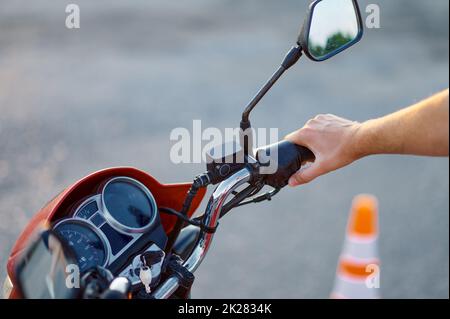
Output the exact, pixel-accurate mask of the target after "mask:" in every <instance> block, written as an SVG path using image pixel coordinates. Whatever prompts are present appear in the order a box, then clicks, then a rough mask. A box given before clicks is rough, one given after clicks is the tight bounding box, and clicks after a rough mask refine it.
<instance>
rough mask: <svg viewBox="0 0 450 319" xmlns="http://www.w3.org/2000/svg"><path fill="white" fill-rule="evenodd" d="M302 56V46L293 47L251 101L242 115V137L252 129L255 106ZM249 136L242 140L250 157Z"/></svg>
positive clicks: (246, 153) (245, 151)
mask: <svg viewBox="0 0 450 319" xmlns="http://www.w3.org/2000/svg"><path fill="white" fill-rule="evenodd" d="M301 56H302V48H301V46H300V45H296V46H295V47H292V48H291V50H290V51H289V52H288V53H287V54H286V57H285V58H284V60H283V62H282V63H281V65H280V67H279V68H278V70H277V71H276V72H275V73H274V74H273V75H272V77H271V78H270V79H269V80H268V81H267V82H266V84H264V86H263V87H262V88H261V89H260V90H259V92H258V93H257V94H256V95H255V97H254V98H253V99H252V100H251V101H250V103H249V104H248V105H247V107H246V108H245V110H244V113H242V120H241V125H240V127H241V131H240V132H241V135H242V134H245V133H244V132H246V130H247V129H249V128H251V124H250V113H251V112H252V110H253V109H254V108H255V106H256V105H257V104H258V103H259V101H261V99H262V98H263V97H264V96H265V95H266V93H267V92H268V91H269V90H270V89H271V88H272V86H273V85H274V84H275V83H276V82H277V81H278V80H279V79H280V78H281V76H282V75H283V73H284V72H285V71H286V70H287V69H289V68H290V67H292V66H293V65H294V64H295V63H297V61H298V60H299V59H300V58H301ZM246 133H247V135H245V136H241V139H242V140H243V141H244V143H243V144H244V154H245V155H248V154H249V151H252V146H251V143H252V141H251V136H250V138H249V136H248V134H249V132H248V131H247V132H246Z"/></svg>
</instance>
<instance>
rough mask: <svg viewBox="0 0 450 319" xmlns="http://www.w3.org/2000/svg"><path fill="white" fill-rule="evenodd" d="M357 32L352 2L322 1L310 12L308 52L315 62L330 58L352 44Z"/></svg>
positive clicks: (339, 0) (356, 17)
mask: <svg viewBox="0 0 450 319" xmlns="http://www.w3.org/2000/svg"><path fill="white" fill-rule="evenodd" d="M359 32H360V27H359V21H358V13H357V10H356V8H355V6H354V4H353V1H352V0H322V1H320V2H319V3H317V4H316V6H315V7H314V10H313V12H312V18H311V26H310V29H309V34H308V51H309V53H310V54H311V55H312V56H313V57H314V58H315V59H317V60H324V59H327V58H330V57H331V56H333V55H335V54H337V53H339V52H340V51H342V49H344V48H346V47H348V46H350V45H351V44H353V43H352V42H354V41H355V40H357V38H358V35H359Z"/></svg>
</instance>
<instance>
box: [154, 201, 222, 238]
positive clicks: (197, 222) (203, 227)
mask: <svg viewBox="0 0 450 319" xmlns="http://www.w3.org/2000/svg"><path fill="white" fill-rule="evenodd" d="M158 209H159V211H160V212H161V213H164V214H168V215H172V216H175V217H177V218H178V219H179V220H182V221H183V222H184V224H188V225H192V226H196V227H198V228H200V229H201V230H202V231H204V232H207V233H214V232H215V231H216V229H215V228H211V227H208V226H206V225H205V224H203V223H202V220H201V219H202V218H201V217H203V216H201V217H200V218H199V217H196V218H189V217H187V216H184V215H182V214H181V213H180V212H177V211H176V210H175V209H173V208H168V207H159V208H158ZM184 226H185V225H183V226H182V228H184Z"/></svg>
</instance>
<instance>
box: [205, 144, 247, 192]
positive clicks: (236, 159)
mask: <svg viewBox="0 0 450 319" xmlns="http://www.w3.org/2000/svg"><path fill="white" fill-rule="evenodd" d="M247 162H248V157H247V156H246V155H245V153H244V150H243V149H242V147H241V146H240V145H239V144H237V143H236V142H230V143H225V144H221V145H219V146H217V147H214V148H212V149H211V150H209V151H208V152H207V153H206V169H207V171H208V176H209V179H210V182H211V184H213V185H215V184H218V183H220V182H222V181H224V180H225V179H227V178H228V177H230V176H231V175H233V174H234V173H236V172H237V171H239V170H241V169H242V168H243V167H245V165H246V163H247Z"/></svg>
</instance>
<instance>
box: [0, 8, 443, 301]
mask: <svg viewBox="0 0 450 319" xmlns="http://www.w3.org/2000/svg"><path fill="white" fill-rule="evenodd" d="M72 2H74V3H76V4H78V5H79V6H80V9H81V28H80V29H78V30H69V29H67V28H66V27H65V19H66V13H65V7H66V5H67V4H69V3H71V2H68V1H58V2H55V1H52V0H35V1H25V0H14V1H12V0H0V265H1V271H0V275H1V276H2V278H3V277H4V275H5V263H6V259H7V256H8V255H9V251H10V249H11V247H12V245H13V243H14V241H15V239H16V238H17V236H18V235H19V234H20V232H21V230H22V229H23V227H24V226H25V225H26V223H27V221H28V220H29V219H30V217H31V216H32V215H33V213H35V212H36V211H37V210H39V208H41V207H42V206H43V205H44V204H45V203H46V202H47V201H48V200H49V199H50V198H52V197H53V196H54V195H56V194H57V193H58V192H59V191H60V190H62V189H63V188H64V187H66V186H68V185H69V184H71V183H72V182H74V181H75V180H77V179H79V178H81V177H83V176H85V175H87V174H89V173H90V172H92V171H95V170H99V169H101V168H104V167H110V166H118V165H127V166H136V167H138V168H141V169H143V170H145V171H147V172H149V173H151V174H152V175H154V176H155V177H156V178H158V179H159V180H160V181H162V182H179V181H190V180H191V179H192V177H193V176H194V175H195V174H197V173H199V172H202V171H203V170H204V165H202V164H192V165H188V164H183V165H175V164H172V162H171V161H170V158H169V152H170V148H171V146H172V145H173V143H172V142H170V140H169V134H170V132H171V130H172V129H174V128H176V127H185V128H188V129H190V128H191V127H192V120H193V119H200V120H202V125H203V127H204V128H206V127H218V128H220V129H223V128H225V127H237V126H238V123H239V120H240V114H241V111H242V110H243V107H244V106H245V104H246V102H247V101H248V100H249V99H250V97H252V95H253V94H254V93H255V92H256V90H257V88H258V87H259V86H260V85H261V84H262V83H263V81H265V80H266V78H267V77H268V76H269V75H270V74H271V73H272V72H273V71H274V69H275V67H276V66H277V65H278V64H279V63H280V61H281V59H282V57H283V56H284V54H285V52H286V51H287V50H288V49H289V48H290V46H291V45H292V44H293V43H294V42H295V40H296V37H297V32H298V30H299V27H300V25H301V23H302V21H303V17H304V15H305V12H306V8H307V4H308V1H307V0H284V1H276V0H270V1H269V0H267V1H261V0H246V1H238V0H190V1H177V2H174V1H163V0H152V1H144V0H136V1H132V2H126V1H119V0H113V1H111V0H108V1H106V0H97V1H95V2H94V1H88V0H76V1H72ZM359 2H360V5H361V7H362V9H363V11H364V9H365V8H366V6H367V5H368V4H370V3H376V4H378V5H379V6H380V8H381V28H380V29H372V30H366V34H365V37H364V38H363V40H362V42H361V43H360V44H358V45H357V46H355V47H353V48H352V49H350V50H349V51H346V52H345V54H341V55H339V56H337V57H335V58H334V59H332V60H330V61H328V62H324V63H320V64H319V63H314V62H311V61H309V60H307V59H306V58H305V59H303V60H302V61H301V62H300V63H299V64H298V65H297V66H296V67H295V68H293V69H292V71H290V72H289V73H288V74H287V75H286V76H285V77H284V78H283V80H282V81H280V82H279V84H277V85H276V87H275V88H274V89H273V90H272V91H271V93H270V94H269V95H268V96H267V97H266V98H265V99H264V100H263V102H262V103H261V105H260V106H259V107H258V108H257V109H256V111H255V112H254V114H253V124H254V126H255V127H264V128H271V127H277V128H279V130H280V135H281V136H284V135H285V134H287V133H289V132H291V131H293V130H295V129H297V128H299V127H300V126H302V125H303V124H304V122H305V121H306V120H308V119H309V118H310V117H313V116H314V115H316V114H318V113H334V114H338V115H340V116H344V117H348V118H351V119H355V120H359V121H363V120H366V119H369V118H373V117H377V116H381V115H384V114H386V113H388V112H393V111H395V110H397V109H399V108H401V107H404V106H407V105H410V104H411V103H414V102H416V101H419V100H420V99H422V98H424V97H428V96H429V95H431V94H433V93H435V92H437V91H439V90H442V89H444V88H446V87H448V78H449V66H448V61H449V33H448V24H449V21H448V17H449V15H448V13H449V10H448V9H449V8H448V6H449V2H448V1H447V0H433V1H421V0H394V1H393V0H368V1H366V0H365V1H359ZM364 16H366V15H364ZM344 91H345V92H349V91H350V92H352V94H343V92H344ZM448 175H449V161H448V159H438V158H418V157H399V156H378V157H373V158H368V159H364V160H362V161H360V162H358V163H355V164H354V165H352V166H350V167H347V168H345V169H342V170H340V171H338V172H334V173H332V174H330V175H327V176H325V177H323V178H321V179H319V180H317V181H315V182H313V183H311V184H310V185H307V186H303V187H301V188H298V189H286V190H285V191H283V192H282V193H281V194H280V195H279V196H278V197H277V198H276V199H274V200H273V201H272V202H269V203H264V204H260V205H259V206H256V205H255V206H246V207H244V208H240V209H237V210H235V211H234V212H233V213H230V214H229V216H227V218H226V219H224V220H223V221H222V222H221V227H220V231H219V232H218V233H217V235H216V240H215V243H214V245H213V247H212V249H211V250H210V253H209V255H208V257H207V258H206V260H205V262H204V263H203V264H202V266H201V267H200V269H199V270H198V272H197V273H196V277H197V281H196V285H195V288H194V290H193V297H195V298H221V297H222V298H227V297H228V298H328V296H329V293H330V292H331V289H332V286H333V280H334V275H335V269H336V263H337V259H338V256H339V253H340V250H341V247H342V243H343V239H344V232H345V226H346V220H347V215H348V210H349V208H350V204H351V200H352V198H353V197H354V196H355V195H357V194H359V193H372V194H374V195H376V196H377V197H378V199H379V201H380V228H381V236H380V255H381V261H382V274H381V292H382V296H383V297H385V298H448V297H449V197H448V196H449V195H448V194H449V177H448ZM2 280H3V279H2Z"/></svg>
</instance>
